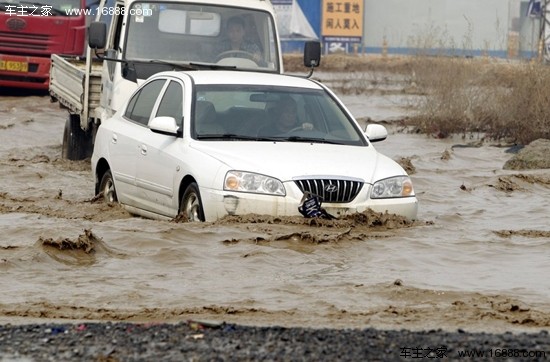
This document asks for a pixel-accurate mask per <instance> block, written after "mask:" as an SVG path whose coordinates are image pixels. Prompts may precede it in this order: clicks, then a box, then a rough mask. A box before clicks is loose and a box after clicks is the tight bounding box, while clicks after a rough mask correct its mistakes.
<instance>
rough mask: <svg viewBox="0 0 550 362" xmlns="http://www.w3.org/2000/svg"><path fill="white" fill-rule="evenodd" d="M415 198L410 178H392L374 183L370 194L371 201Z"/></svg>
mask: <svg viewBox="0 0 550 362" xmlns="http://www.w3.org/2000/svg"><path fill="white" fill-rule="evenodd" d="M408 196H414V189H413V184H412V181H411V179H410V178H409V177H408V176H397V177H390V178H387V179H384V180H380V181H377V182H375V183H374V185H373V186H372V191H371V193H370V197H371V199H386V198H390V197H408Z"/></svg>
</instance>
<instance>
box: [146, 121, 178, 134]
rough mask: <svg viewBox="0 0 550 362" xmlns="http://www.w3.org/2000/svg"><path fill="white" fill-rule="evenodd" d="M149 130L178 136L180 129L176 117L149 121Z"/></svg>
mask: <svg viewBox="0 0 550 362" xmlns="http://www.w3.org/2000/svg"><path fill="white" fill-rule="evenodd" d="M149 128H150V129H151V131H153V132H155V133H160V134H163V135H167V136H177V135H178V131H179V127H178V125H177V124H176V119H175V118H174V117H164V116H163V117H155V118H153V119H152V120H150V121H149Z"/></svg>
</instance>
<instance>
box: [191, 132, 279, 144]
mask: <svg viewBox="0 0 550 362" xmlns="http://www.w3.org/2000/svg"><path fill="white" fill-rule="evenodd" d="M197 139H199V140H234V141H274V142H277V141H281V140H282V139H281V138H275V137H258V136H246V135H240V134H233V133H220V134H202V135H197Z"/></svg>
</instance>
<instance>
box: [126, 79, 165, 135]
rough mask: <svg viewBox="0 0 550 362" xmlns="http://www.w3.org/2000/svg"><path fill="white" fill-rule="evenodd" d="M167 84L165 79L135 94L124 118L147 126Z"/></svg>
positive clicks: (146, 86) (148, 85)
mask: <svg viewBox="0 0 550 362" xmlns="http://www.w3.org/2000/svg"><path fill="white" fill-rule="evenodd" d="M165 82H166V80H165V79H157V80H154V81H152V82H151V83H149V84H146V85H145V86H143V88H141V90H140V91H139V92H138V93H136V94H134V96H133V97H132V99H131V100H130V102H129V103H128V108H126V113H124V116H125V117H127V118H129V119H131V120H132V121H135V122H138V123H141V124H143V125H144V126H147V124H148V123H149V118H150V117H151V113H152V112H153V107H154V106H155V102H156V101H157V98H158V96H159V93H160V91H161V89H162V86H163V85H164V83H165Z"/></svg>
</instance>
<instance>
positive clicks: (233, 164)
mask: <svg viewBox="0 0 550 362" xmlns="http://www.w3.org/2000/svg"><path fill="white" fill-rule="evenodd" d="M192 147H193V148H195V149H196V150H197V151H199V152H202V153H204V154H206V155H208V156H210V157H213V158H215V159H217V160H218V161H220V162H222V163H224V164H225V165H227V167H228V168H229V169H233V170H239V171H251V172H256V173H260V174H264V175H268V176H272V177H276V178H278V179H279V180H281V181H283V182H285V181H289V180H291V179H292V178H293V177H304V176H306V177H307V176H320V175H322V176H325V177H326V176H329V177H332V176H334V177H354V178H359V179H362V180H363V181H365V182H368V183H372V182H373V181H375V180H379V179H382V178H386V177H390V176H396V175H405V172H404V170H403V168H402V167H401V166H399V165H398V164H397V163H396V162H395V161H393V160H391V159H388V158H387V157H386V156H383V155H381V154H379V153H378V152H377V151H376V150H375V149H374V147H373V146H372V145H369V146H368V147H364V146H343V145H330V144H321V143H303V142H239V141H230V142H227V141H224V142H218V141H196V142H193V144H192ZM357 165H361V167H357Z"/></svg>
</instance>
